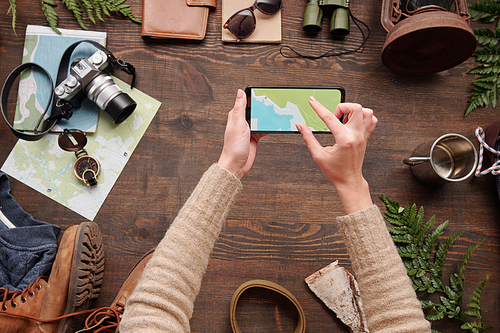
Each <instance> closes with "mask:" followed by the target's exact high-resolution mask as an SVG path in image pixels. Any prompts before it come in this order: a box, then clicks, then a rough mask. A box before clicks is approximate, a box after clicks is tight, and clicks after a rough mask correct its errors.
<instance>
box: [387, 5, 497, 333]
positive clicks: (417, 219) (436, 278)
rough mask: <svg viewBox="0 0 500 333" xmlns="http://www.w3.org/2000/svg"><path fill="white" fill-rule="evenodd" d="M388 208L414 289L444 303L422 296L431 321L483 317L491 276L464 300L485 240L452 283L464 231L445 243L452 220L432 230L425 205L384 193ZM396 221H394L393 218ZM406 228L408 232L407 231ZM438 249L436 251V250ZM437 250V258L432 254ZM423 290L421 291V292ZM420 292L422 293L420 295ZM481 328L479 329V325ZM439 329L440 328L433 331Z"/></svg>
mask: <svg viewBox="0 0 500 333" xmlns="http://www.w3.org/2000/svg"><path fill="white" fill-rule="evenodd" d="M498 1H499V2H500V0H498ZM498 80H499V79H497V78H495V79H492V78H491V77H485V78H483V79H482V81H483V82H493V81H494V82H495V86H496V84H498ZM382 200H383V201H384V203H385V205H386V207H387V211H386V213H385V218H386V220H387V221H389V223H391V224H392V225H393V226H392V227H388V230H389V232H390V234H391V237H392V239H393V240H394V242H395V244H396V247H397V250H398V253H399V255H400V256H401V259H402V261H403V264H404V266H405V268H406V271H407V273H408V276H409V278H410V280H411V282H412V286H413V289H414V290H415V291H418V292H426V293H427V294H433V293H438V297H439V301H440V304H438V303H433V301H430V300H420V302H421V304H422V309H424V310H425V311H426V314H427V316H426V318H427V319H428V320H430V321H435V320H440V319H443V318H445V317H448V318H451V319H458V320H461V321H462V322H463V321H464V319H463V317H464V316H469V317H476V318H482V317H481V316H482V312H481V305H480V299H481V292H482V290H483V288H484V284H486V281H487V280H488V277H487V278H486V279H485V280H484V281H483V283H481V285H479V286H478V287H477V288H476V291H475V292H474V295H473V296H471V302H470V304H469V305H468V309H469V310H468V311H463V309H462V301H463V296H464V290H465V271H466V267H467V264H468V262H469V260H470V258H471V256H472V253H473V252H474V251H475V250H476V249H477V248H478V247H479V246H480V245H481V244H482V242H480V243H478V244H476V245H474V246H471V247H469V249H468V250H467V252H466V253H465V255H464V257H463V259H462V262H461V264H460V265H459V267H458V272H456V273H454V274H451V275H450V277H449V286H448V285H444V283H443V269H444V266H445V260H446V257H447V254H448V251H449V250H450V248H451V246H452V245H453V244H454V243H455V241H456V240H457V239H458V238H459V237H460V236H461V235H462V234H463V231H462V232H460V233H459V234H458V235H454V236H450V237H448V238H447V239H446V242H445V244H442V243H441V242H439V240H438V239H439V237H440V236H442V235H443V234H444V230H445V228H446V227H447V226H448V223H449V221H445V222H443V223H441V224H440V225H438V226H437V227H435V228H434V229H433V230H431V228H432V226H433V225H434V223H435V216H432V218H431V219H429V221H428V222H427V223H425V224H424V223H423V222H422V221H423V220H424V209H423V207H420V208H419V209H417V206H416V205H415V204H413V205H412V206H411V207H410V204H408V203H407V204H406V205H405V206H404V208H402V207H400V205H399V203H397V202H395V201H392V200H390V199H389V198H387V197H385V196H382ZM391 221H393V222H395V223H393V222H391ZM405 232H406V233H405ZM434 250H435V252H434ZM433 254H434V260H432V259H433V258H432V256H433ZM419 294H420V293H419ZM419 294H418V295H419ZM478 328H479V330H476V329H478ZM488 328H490V327H489V326H486V325H484V324H483V323H482V320H481V319H480V320H478V321H476V322H470V323H465V324H464V325H462V329H469V331H470V332H478V333H482V332H484V330H486V329H488ZM432 332H437V331H434V330H433V331H432Z"/></svg>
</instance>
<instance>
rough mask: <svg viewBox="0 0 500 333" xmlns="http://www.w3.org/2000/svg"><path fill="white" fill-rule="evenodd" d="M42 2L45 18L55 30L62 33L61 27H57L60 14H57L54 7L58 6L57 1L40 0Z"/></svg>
mask: <svg viewBox="0 0 500 333" xmlns="http://www.w3.org/2000/svg"><path fill="white" fill-rule="evenodd" d="M40 3H41V4H42V11H43V14H44V15H45V19H46V20H47V22H48V23H49V26H50V27H51V28H52V30H54V31H55V32H57V33H58V34H61V32H60V31H59V29H57V24H58V23H59V16H58V15H57V12H56V10H55V9H54V7H56V6H57V3H56V2H55V1H54V0H40Z"/></svg>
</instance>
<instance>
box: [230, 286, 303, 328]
mask: <svg viewBox="0 0 500 333" xmlns="http://www.w3.org/2000/svg"><path fill="white" fill-rule="evenodd" d="M250 288H263V289H268V290H271V291H274V292H277V293H278V294H281V295H283V296H285V297H286V298H287V299H288V300H290V302H292V304H293V305H294V306H295V308H296V309H297V312H298V314H299V320H298V323H297V327H296V328H295V331H294V333H304V332H305V331H306V316H305V315H304V310H302V306H301V305H300V303H299V301H297V299H296V298H295V296H293V295H292V293H291V292H289V291H288V290H287V289H285V288H283V287H282V286H280V285H279V284H276V283H274V282H271V281H266V280H251V281H248V282H245V283H243V284H242V285H241V286H240V287H239V288H238V289H237V290H236V291H235V292H234V294H233V297H232V298H231V303H230V305H229V307H230V313H229V317H230V320H231V328H232V329H233V332H234V333H242V332H241V329H240V327H239V326H238V323H237V322H236V306H237V304H238V300H239V299H240V296H241V295H242V294H243V293H244V292H245V291H246V290H248V289H250Z"/></svg>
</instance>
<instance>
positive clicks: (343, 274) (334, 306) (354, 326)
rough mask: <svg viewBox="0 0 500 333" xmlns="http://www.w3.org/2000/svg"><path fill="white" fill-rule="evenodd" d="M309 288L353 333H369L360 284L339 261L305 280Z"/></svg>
mask: <svg viewBox="0 0 500 333" xmlns="http://www.w3.org/2000/svg"><path fill="white" fill-rule="evenodd" d="M305 281H306V283H307V285H308V286H309V288H310V289H311V290H312V291H313V292H314V294H316V296H318V298H319V299H321V300H322V301H323V302H324V303H325V305H326V306H327V307H328V308H329V309H330V310H332V311H333V312H334V313H335V314H336V315H337V317H338V318H339V319H340V320H341V321H342V322H343V323H344V324H346V325H347V326H348V327H349V329H350V330H351V332H355V333H368V332H369V331H368V327H367V325H366V320H365V316H364V313H363V305H362V302H361V297H360V294H359V289H358V284H357V283H356V280H355V279H354V276H352V274H350V273H349V272H348V271H347V270H346V269H345V268H343V267H340V266H338V260H337V261H335V262H333V263H331V264H330V265H328V266H326V267H324V268H322V269H320V270H319V271H317V272H315V273H313V274H311V275H310V276H308V277H307V278H306V279H305Z"/></svg>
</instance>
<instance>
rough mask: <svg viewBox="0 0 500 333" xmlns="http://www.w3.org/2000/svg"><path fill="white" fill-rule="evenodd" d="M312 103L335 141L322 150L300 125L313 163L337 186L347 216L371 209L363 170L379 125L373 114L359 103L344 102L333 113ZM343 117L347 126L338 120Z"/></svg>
mask: <svg viewBox="0 0 500 333" xmlns="http://www.w3.org/2000/svg"><path fill="white" fill-rule="evenodd" d="M309 103H310V104H311V106H312V107H313V109H314V110H315V111H316V113H317V114H318V115H319V117H320V118H321V119H322V120H323V121H324V122H325V124H326V125H327V126H328V128H329V129H330V131H331V132H332V134H333V136H334V138H335V144H334V145H333V146H327V147H323V146H321V144H320V143H319V142H318V140H316V138H315V137H314V135H313V133H312V132H311V130H310V129H309V128H308V127H307V126H306V125H304V124H298V125H297V129H298V130H299V131H300V133H301V134H302V138H303V139H304V142H305V143H306V145H307V148H308V149H309V151H310V152H311V155H312V157H313V159H314V161H315V162H316V163H317V164H318V165H319V167H320V168H321V170H322V171H323V173H324V174H325V175H326V176H327V177H328V179H330V181H331V182H332V183H333V184H334V185H335V188H336V189H337V192H338V194H339V196H340V198H341V200H342V204H343V205H344V209H345V211H346V214H350V213H353V212H355V211H358V210H361V209H364V208H367V207H369V206H371V205H372V204H373V203H372V201H371V197H370V193H369V188H368V183H367V182H366V180H365V179H364V177H363V173H362V168H363V160H364V156H365V150H366V144H367V142H368V138H369V137H370V135H371V133H372V132H373V130H374V129H375V126H376V125H377V122H378V120H377V118H376V117H375V116H374V115H373V111H372V110H371V109H367V108H363V107H362V106H361V105H359V104H353V103H341V104H339V105H338V106H337V107H336V108H335V111H334V112H333V113H332V112H330V111H329V110H328V109H327V108H325V107H324V106H323V105H321V103H319V102H318V101H317V100H316V99H314V97H311V98H310V99H309ZM342 115H345V118H344V124H342V122H341V121H340V120H339V119H340V118H341V117H342Z"/></svg>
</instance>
